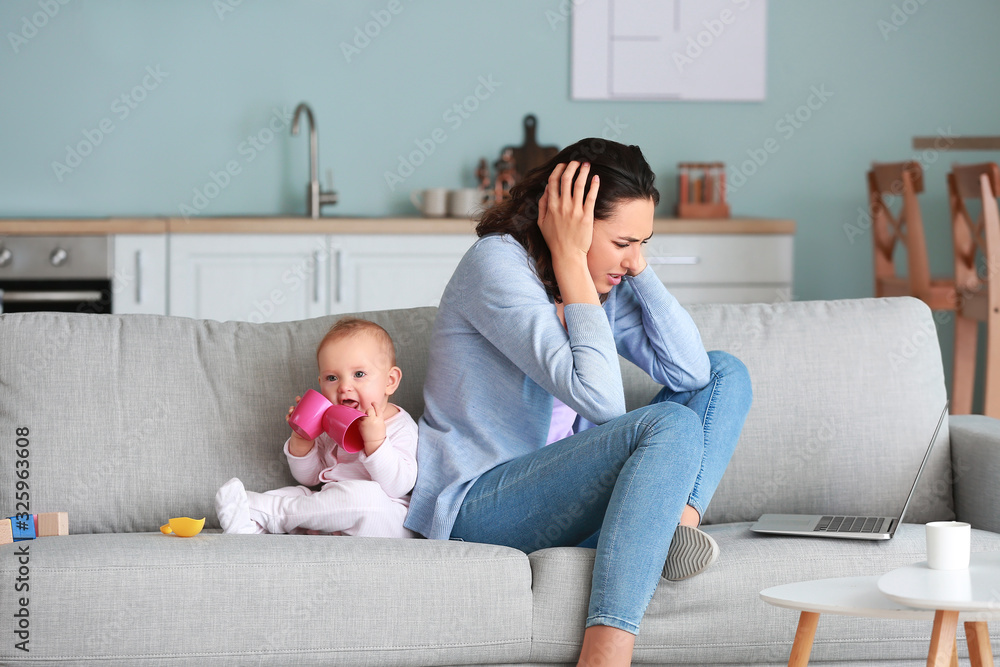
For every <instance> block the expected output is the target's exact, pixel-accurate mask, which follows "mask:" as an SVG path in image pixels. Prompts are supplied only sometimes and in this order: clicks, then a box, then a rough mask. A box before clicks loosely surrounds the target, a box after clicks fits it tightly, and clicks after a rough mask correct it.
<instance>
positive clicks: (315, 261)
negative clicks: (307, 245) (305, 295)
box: [313, 250, 319, 303]
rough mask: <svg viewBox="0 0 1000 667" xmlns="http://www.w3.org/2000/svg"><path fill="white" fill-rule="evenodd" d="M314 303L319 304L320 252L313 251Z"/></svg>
mask: <svg viewBox="0 0 1000 667" xmlns="http://www.w3.org/2000/svg"><path fill="white" fill-rule="evenodd" d="M313 303H319V251H318V250H313Z"/></svg>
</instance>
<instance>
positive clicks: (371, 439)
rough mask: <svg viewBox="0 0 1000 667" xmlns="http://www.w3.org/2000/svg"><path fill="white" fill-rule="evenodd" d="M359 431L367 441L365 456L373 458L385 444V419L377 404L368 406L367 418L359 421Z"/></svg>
mask: <svg viewBox="0 0 1000 667" xmlns="http://www.w3.org/2000/svg"><path fill="white" fill-rule="evenodd" d="M358 430H359V431H360V432H361V438H362V439H363V440H364V441H365V454H366V455H368V456H371V455H372V454H374V453H375V450H377V449H378V448H379V447H381V446H382V443H383V442H385V419H383V417H382V415H381V414H379V411H378V408H377V407H376V406H375V403H372V404H371V405H370V406H368V409H367V410H366V411H365V416H364V417H362V418H361V419H360V420H358Z"/></svg>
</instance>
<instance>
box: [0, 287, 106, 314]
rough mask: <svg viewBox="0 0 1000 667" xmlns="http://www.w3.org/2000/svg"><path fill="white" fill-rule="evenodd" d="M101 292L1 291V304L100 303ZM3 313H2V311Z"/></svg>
mask: <svg viewBox="0 0 1000 667" xmlns="http://www.w3.org/2000/svg"><path fill="white" fill-rule="evenodd" d="M100 300H101V292H100V290H78V291H68V292H53V291H30V290H0V303H24V302H27V301H44V302H48V303H52V302H59V301H100ZM0 312H2V311H0Z"/></svg>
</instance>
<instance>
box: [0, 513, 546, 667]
mask: <svg viewBox="0 0 1000 667" xmlns="http://www.w3.org/2000/svg"><path fill="white" fill-rule="evenodd" d="M21 545H26V546H25V547H24V548H27V549H28V554H29V557H28V560H27V568H28V572H27V577H28V580H29V584H30V591H29V593H28V594H26V595H27V596H28V597H29V598H30V601H29V605H28V608H29V610H30V627H29V629H28V632H29V633H30V635H29V637H30V643H29V645H28V647H29V648H30V653H23V654H22V653H21V652H20V651H18V650H17V649H15V648H14V643H15V642H14V641H13V640H12V639H11V635H10V633H9V632H5V641H4V642H2V644H0V663H3V664H7V663H6V662H5V660H7V659H12V658H14V657H17V658H22V659H23V658H28V657H30V658H31V660H33V661H46V660H52V661H58V660H67V659H69V658H75V659H76V660H77V661H79V662H85V661H87V660H92V661H93V662H92V663H90V662H88V663H87V664H95V665H96V664H101V665H122V666H123V667H124V666H129V665H134V664H137V663H138V662H140V661H141V662H142V663H143V664H146V665H161V664H162V665H168V664H169V665H177V664H197V665H204V666H206V667H210V666H212V665H248V664H261V665H360V664H365V665H390V664H391V665H414V666H422V665H455V664H476V663H505V662H508V661H510V662H522V661H525V660H527V658H528V653H529V650H530V640H531V572H530V568H529V566H528V559H527V557H525V555H524V554H523V553H521V552H520V551H516V550H514V549H508V548H506V547H496V546H491V545H483V544H471V543H461V542H432V541H430V540H393V539H378V538H360V537H353V538H343V537H313V536H295V535H221V534H207V533H202V534H201V535H198V536H196V537H192V538H180V537H175V536H165V535H161V534H160V533H155V534H153V533H141V534H140V533H137V534H129V535H125V534H109V535H69V536H67V537H50V538H40V539H38V540H35V541H33V542H27V543H19V544H18V545H8V546H6V547H0V555H3V558H0V581H3V582H11V583H10V584H9V586H10V587H12V586H13V582H14V580H15V577H16V576H17V575H16V572H17V569H18V568H19V567H20V565H19V564H18V562H17V559H16V558H15V557H14V556H13V555H12V554H13V552H14V550H15V548H16V547H20V546H21ZM5 587H8V584H7V583H5ZM10 592H11V591H9V590H8V591H5V592H4V594H3V595H0V617H2V618H4V619H8V620H10V619H13V618H14V614H15V613H17V611H18V606H17V598H18V596H17V595H13V594H10ZM498 601H502V603H498ZM359 619H363V621H359ZM12 625H13V624H12V622H8V623H6V626H7V628H8V630H9V629H10V628H11V627H12ZM45 664H48V663H45Z"/></svg>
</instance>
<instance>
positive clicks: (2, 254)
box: [0, 248, 14, 266]
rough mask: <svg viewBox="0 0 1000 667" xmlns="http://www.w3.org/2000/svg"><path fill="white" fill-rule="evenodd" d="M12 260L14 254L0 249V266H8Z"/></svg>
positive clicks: (8, 249)
mask: <svg viewBox="0 0 1000 667" xmlns="http://www.w3.org/2000/svg"><path fill="white" fill-rule="evenodd" d="M13 258H14V253H12V252H11V251H10V248H0V266H10V260H12V259H13Z"/></svg>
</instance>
